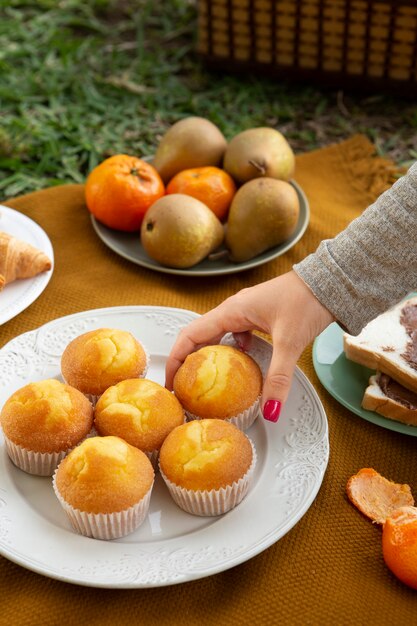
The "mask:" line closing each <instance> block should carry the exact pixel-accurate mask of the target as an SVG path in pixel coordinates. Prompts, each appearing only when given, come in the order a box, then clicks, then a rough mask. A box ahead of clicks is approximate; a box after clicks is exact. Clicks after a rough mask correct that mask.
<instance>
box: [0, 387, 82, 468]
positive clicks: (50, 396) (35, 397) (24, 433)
mask: <svg viewBox="0 0 417 626" xmlns="http://www.w3.org/2000/svg"><path fill="white" fill-rule="evenodd" d="M0 422H1V426H2V429H3V433H4V438H5V443H6V449H7V453H8V455H9V457H10V458H11V460H12V461H13V463H14V464H15V465H17V467H19V468H20V469H22V470H24V471H25V472H28V473H29V474H36V475H40V476H51V475H52V474H53V472H54V470H55V468H56V467H57V465H58V463H59V462H60V461H61V460H62V459H63V458H64V457H65V456H66V454H67V453H68V452H69V451H70V450H71V448H73V447H74V446H76V445H77V444H79V443H80V441H82V440H83V439H84V438H85V437H86V436H87V435H88V434H89V433H90V431H91V427H92V425H93V407H92V404H91V402H89V401H88V400H87V398H86V397H85V396H84V394H82V393H81V392H80V391H78V390H77V389H74V388H73V387H71V386H70V385H66V384H64V383H62V382H60V381H59V380H56V379H54V378H50V379H46V380H41V381H37V382H33V383H30V384H28V385H25V386H24V387H21V388H20V389H18V390H17V391H15V392H14V393H13V394H12V395H11V396H10V397H9V398H8V400H7V401H6V402H5V404H4V406H3V409H2V411H1V415H0Z"/></svg>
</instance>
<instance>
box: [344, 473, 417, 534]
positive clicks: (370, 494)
mask: <svg viewBox="0 0 417 626" xmlns="http://www.w3.org/2000/svg"><path fill="white" fill-rule="evenodd" d="M346 492H347V496H348V498H349V500H350V501H351V502H352V504H354V505H355V506H356V507H357V508H358V509H359V510H360V511H361V512H362V513H363V514H364V515H366V516H367V517H369V518H370V519H371V520H372V521H373V522H376V523H377V524H383V523H384V522H385V520H386V518H387V517H389V516H390V515H391V514H392V513H393V512H394V511H395V510H396V509H398V508H400V507H402V506H413V505H414V498H413V496H412V494H411V489H410V487H409V485H400V484H397V483H394V482H392V481H391V480H387V479H386V478H384V477H383V476H381V474H379V473H378V472H377V471H375V470H374V469H372V468H368V467H366V468H363V469H361V470H359V472H358V473H357V474H355V475H354V476H351V478H349V480H348V482H347V485H346Z"/></svg>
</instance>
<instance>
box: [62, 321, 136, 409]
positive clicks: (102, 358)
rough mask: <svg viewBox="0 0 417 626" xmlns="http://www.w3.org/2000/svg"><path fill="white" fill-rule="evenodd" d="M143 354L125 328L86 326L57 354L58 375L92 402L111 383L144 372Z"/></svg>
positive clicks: (113, 383)
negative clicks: (59, 366) (84, 330)
mask: <svg viewBox="0 0 417 626" xmlns="http://www.w3.org/2000/svg"><path fill="white" fill-rule="evenodd" d="M147 365H148V358H147V354H146V352H145V350H144V347H143V346H142V344H141V343H140V342H139V341H138V340H137V339H136V338H135V337H134V336H133V335H132V334H131V333H129V332H128V331H125V330H117V329H113V328H99V329H97V330H90V331H89V332H87V333H84V334H82V335H79V336H78V337H76V338H75V339H73V340H72V341H71V342H70V343H69V344H68V345H67V347H66V348H65V350H64V352H63V354H62V358H61V372H62V376H63V378H64V380H65V382H67V383H68V384H69V385H72V386H73V387H75V388H76V389H79V390H80V391H82V393H84V394H85V395H86V396H87V397H88V398H89V399H90V400H91V401H92V402H93V404H94V403H95V402H96V401H97V399H98V398H99V397H100V395H101V394H102V393H103V391H105V390H106V389H107V388H108V387H110V386H111V385H115V384H116V383H118V382H120V381H121V380H125V379H126V378H141V377H144V376H145V375H146V370H147Z"/></svg>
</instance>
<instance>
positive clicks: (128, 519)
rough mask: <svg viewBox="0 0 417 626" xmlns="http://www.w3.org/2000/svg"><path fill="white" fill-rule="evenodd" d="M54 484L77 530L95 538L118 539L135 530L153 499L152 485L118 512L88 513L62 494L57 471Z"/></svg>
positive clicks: (60, 500)
mask: <svg viewBox="0 0 417 626" xmlns="http://www.w3.org/2000/svg"><path fill="white" fill-rule="evenodd" d="M52 486H53V488H54V492H55V495H56V497H57V498H58V500H59V503H60V504H61V506H62V508H63V509H64V511H65V513H66V515H67V517H68V519H69V521H70V523H71V526H72V527H73V529H74V530H75V532H77V533H79V534H80V535H84V536H85V537H92V538H93V539H105V540H109V539H118V538H119V537H124V536H125V535H129V534H130V533H132V532H133V531H135V530H136V529H137V528H139V526H140V525H141V524H142V523H143V521H144V520H145V517H146V515H147V513H148V509H149V502H150V499H151V493H152V487H153V483H152V486H151V488H150V489H149V491H148V492H147V494H146V495H145V496H144V497H143V498H142V500H140V501H139V502H138V503H137V504H134V505H133V506H131V507H130V508H129V509H125V510H124V511H118V512H117V513H86V512H84V511H80V510H79V509H75V508H74V507H73V506H71V504H68V502H66V500H64V498H63V497H62V496H61V494H60V493H59V491H58V488H57V486H56V472H55V473H54V475H53V479H52Z"/></svg>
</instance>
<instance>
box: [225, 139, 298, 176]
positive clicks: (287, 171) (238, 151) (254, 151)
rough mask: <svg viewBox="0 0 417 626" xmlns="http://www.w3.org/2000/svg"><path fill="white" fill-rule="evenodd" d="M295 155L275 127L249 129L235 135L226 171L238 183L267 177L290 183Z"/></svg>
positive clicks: (231, 143)
mask: <svg viewBox="0 0 417 626" xmlns="http://www.w3.org/2000/svg"><path fill="white" fill-rule="evenodd" d="M294 167H295V158H294V153H293V151H292V149H291V146H290V145H289V143H288V141H287V140H286V139H285V137H284V136H283V135H282V134H281V133H280V132H279V131H277V130H274V129H273V128H266V127H265V128H264V127H261V128H250V129H249V130H244V131H242V132H241V133H239V134H238V135H235V137H233V139H232V140H231V141H230V143H229V145H228V146H227V148H226V152H225V154H224V159H223V168H224V169H225V170H226V172H228V174H230V176H232V178H234V179H235V180H236V181H237V182H239V183H246V182H247V181H248V180H252V179H253V178H260V177H268V178H278V179H279V180H287V181H288V180H289V179H290V178H291V177H292V175H293V173H294Z"/></svg>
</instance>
